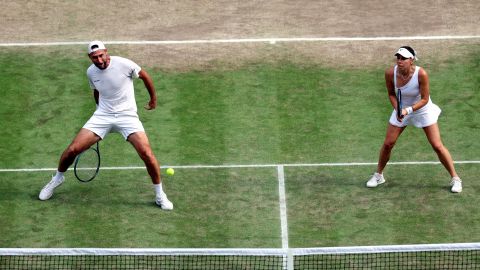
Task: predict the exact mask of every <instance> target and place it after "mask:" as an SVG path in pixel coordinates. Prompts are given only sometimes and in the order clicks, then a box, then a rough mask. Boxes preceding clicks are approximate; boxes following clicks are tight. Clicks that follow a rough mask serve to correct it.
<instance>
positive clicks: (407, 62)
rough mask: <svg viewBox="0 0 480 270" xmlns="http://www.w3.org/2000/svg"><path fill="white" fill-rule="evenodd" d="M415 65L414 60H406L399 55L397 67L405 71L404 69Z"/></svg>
mask: <svg viewBox="0 0 480 270" xmlns="http://www.w3.org/2000/svg"><path fill="white" fill-rule="evenodd" d="M412 64H413V59H412V58H405V57H403V56H401V55H399V54H398V55H397V66H398V67H400V68H402V69H404V68H409V67H411V66H412Z"/></svg>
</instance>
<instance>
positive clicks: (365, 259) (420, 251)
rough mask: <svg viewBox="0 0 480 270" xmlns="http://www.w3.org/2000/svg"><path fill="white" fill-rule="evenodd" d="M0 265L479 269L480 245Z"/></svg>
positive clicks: (4, 257)
mask: <svg viewBox="0 0 480 270" xmlns="http://www.w3.org/2000/svg"><path fill="white" fill-rule="evenodd" d="M0 269H2V270H3V269H8V270H15V269H40V270H43V269H45V270H46V269H49V270H55V269H62V270H63V269H82V270H83V269H85V270H89V269H95V270H97V269H140V270H143V269H147V270H149V269H195V270H196V269H208V270H210V269H218V270H224V269H281V270H293V269H329V270H330V269H415V270H418V269H480V243H464V244H432V245H394V246H361V247H331V248H330V247H328V248H291V249H102V248H98V249H97V248H68V249H57V248H53V249H48V248H47V249H28V248H13V249H9V248H3V249H0Z"/></svg>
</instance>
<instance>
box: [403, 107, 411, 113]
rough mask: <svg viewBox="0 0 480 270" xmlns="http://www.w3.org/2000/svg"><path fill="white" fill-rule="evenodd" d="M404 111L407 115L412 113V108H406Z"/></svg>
mask: <svg viewBox="0 0 480 270" xmlns="http://www.w3.org/2000/svg"><path fill="white" fill-rule="evenodd" d="M405 110H406V111H407V114H411V113H413V107H407V108H406V109H405Z"/></svg>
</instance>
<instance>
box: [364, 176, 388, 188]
mask: <svg viewBox="0 0 480 270" xmlns="http://www.w3.org/2000/svg"><path fill="white" fill-rule="evenodd" d="M383 183H385V178H383V174H379V173H374V174H373V176H372V178H370V180H368V181H367V187H369V188H373V187H377V186H378V185H381V184H383Z"/></svg>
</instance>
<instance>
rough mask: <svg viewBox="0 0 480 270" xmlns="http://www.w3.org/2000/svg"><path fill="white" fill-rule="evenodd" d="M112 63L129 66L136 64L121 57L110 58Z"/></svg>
mask: <svg viewBox="0 0 480 270" xmlns="http://www.w3.org/2000/svg"><path fill="white" fill-rule="evenodd" d="M112 61H113V62H117V63H127V64H130V63H135V62H133V61H132V60H130V59H128V58H125V57H121V56H110V62H112Z"/></svg>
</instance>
